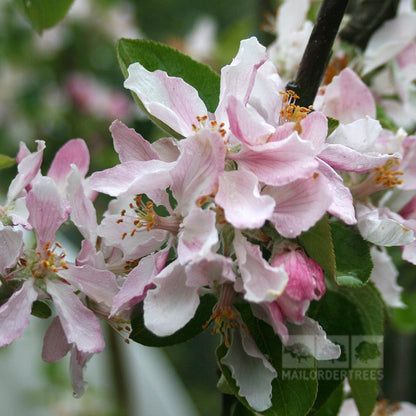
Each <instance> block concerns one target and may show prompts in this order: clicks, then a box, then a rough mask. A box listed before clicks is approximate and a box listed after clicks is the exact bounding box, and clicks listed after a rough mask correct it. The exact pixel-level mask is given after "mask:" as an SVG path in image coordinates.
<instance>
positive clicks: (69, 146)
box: [47, 139, 90, 191]
mask: <svg viewBox="0 0 416 416" xmlns="http://www.w3.org/2000/svg"><path fill="white" fill-rule="evenodd" d="M89 164H90V154H89V152H88V147H87V145H86V144H85V142H84V140H82V139H72V140H69V141H68V142H66V143H65V144H64V145H63V146H62V147H61V148H60V149H59V150H58V152H57V153H56V155H55V157H54V159H53V161H52V164H51V167H50V168H49V171H48V175H47V176H49V177H50V178H52V179H53V180H54V181H55V183H56V184H57V186H58V188H59V189H60V190H62V191H63V190H64V189H65V185H66V178H67V177H68V175H69V174H70V173H71V172H72V167H71V165H75V166H76V167H77V168H78V170H79V173H80V175H81V176H82V177H84V176H85V175H86V174H87V172H88V167H89Z"/></svg>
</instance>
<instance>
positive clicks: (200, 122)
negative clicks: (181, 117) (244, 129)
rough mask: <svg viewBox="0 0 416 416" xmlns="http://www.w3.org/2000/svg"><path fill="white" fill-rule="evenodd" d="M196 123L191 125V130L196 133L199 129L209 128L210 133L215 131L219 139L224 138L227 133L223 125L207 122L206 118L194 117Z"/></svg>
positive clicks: (213, 121)
mask: <svg viewBox="0 0 416 416" xmlns="http://www.w3.org/2000/svg"><path fill="white" fill-rule="evenodd" d="M196 120H197V123H196V124H195V123H194V124H192V130H193V131H195V132H197V131H199V130H201V129H206V128H209V129H210V130H211V131H217V132H218V133H219V134H220V135H221V137H225V135H226V134H227V131H226V130H225V129H224V126H225V124H224V123H220V124H218V122H217V121H216V120H208V116H207V115H205V116H197V117H196Z"/></svg>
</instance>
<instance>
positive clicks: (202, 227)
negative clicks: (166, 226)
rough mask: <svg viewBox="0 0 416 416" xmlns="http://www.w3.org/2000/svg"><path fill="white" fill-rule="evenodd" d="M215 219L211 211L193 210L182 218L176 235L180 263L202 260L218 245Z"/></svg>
mask: <svg viewBox="0 0 416 416" xmlns="http://www.w3.org/2000/svg"><path fill="white" fill-rule="evenodd" d="M215 217H216V214H215V212H214V211H212V210H209V209H207V210H202V209H200V208H195V209H193V210H192V211H191V212H190V213H189V214H188V215H187V216H186V217H185V218H184V220H183V222H182V224H181V230H180V232H179V235H178V260H179V261H180V263H182V264H185V263H187V262H188V261H190V260H195V259H199V258H203V257H205V256H206V255H207V254H208V253H210V252H211V251H212V250H213V249H214V248H215V247H216V246H217V245H218V231H217V229H216V227H215Z"/></svg>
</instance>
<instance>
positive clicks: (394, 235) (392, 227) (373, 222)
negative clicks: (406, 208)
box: [356, 205, 415, 247]
mask: <svg viewBox="0 0 416 416" xmlns="http://www.w3.org/2000/svg"><path fill="white" fill-rule="evenodd" d="M356 213H357V220H358V224H357V225H358V229H359V230H360V233H361V235H362V236H363V238H364V239H365V240H367V241H370V242H371V243H373V244H376V245H379V246H385V247H392V246H404V245H406V244H410V243H412V242H413V241H414V240H415V236H414V232H413V231H412V230H411V229H409V228H407V227H406V226H405V225H404V223H405V220H404V219H402V221H400V220H399V221H398V220H397V219H393V218H389V216H387V215H385V213H383V212H381V211H379V210H378V209H375V208H373V209H372V208H369V207H366V206H365V205H357V207H356ZM397 217H399V216H397Z"/></svg>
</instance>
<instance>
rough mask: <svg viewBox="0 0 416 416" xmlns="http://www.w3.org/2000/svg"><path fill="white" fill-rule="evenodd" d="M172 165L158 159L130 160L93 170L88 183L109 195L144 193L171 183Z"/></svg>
mask: <svg viewBox="0 0 416 416" xmlns="http://www.w3.org/2000/svg"><path fill="white" fill-rule="evenodd" d="M174 165H175V164H174V163H166V162H162V161H160V160H147V161H134V160H131V161H130V162H125V163H122V164H120V165H116V166H114V167H113V168H110V169H106V170H102V171H100V172H94V173H93V174H92V175H91V177H90V180H89V185H90V186H91V188H92V189H94V190H96V191H99V192H102V193H104V194H108V195H111V196H120V195H136V194H145V193H148V192H149V191H152V190H153V189H166V188H167V187H168V186H169V185H170V184H171V178H170V175H169V171H170V170H171V169H172V168H173V166H174Z"/></svg>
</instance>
